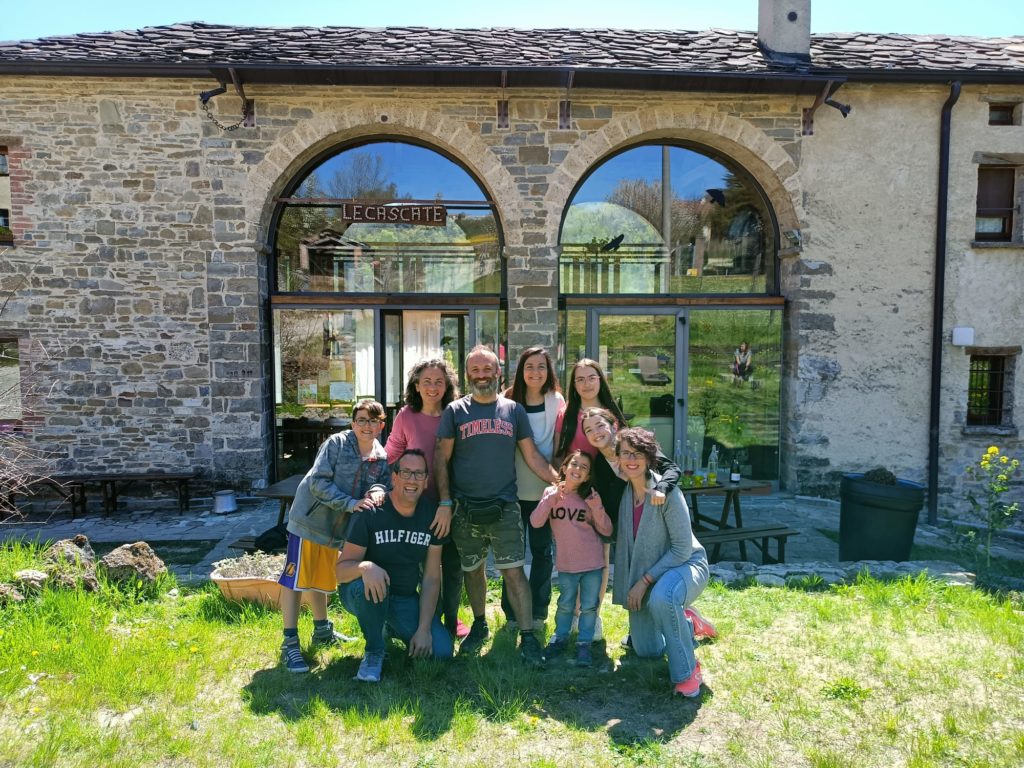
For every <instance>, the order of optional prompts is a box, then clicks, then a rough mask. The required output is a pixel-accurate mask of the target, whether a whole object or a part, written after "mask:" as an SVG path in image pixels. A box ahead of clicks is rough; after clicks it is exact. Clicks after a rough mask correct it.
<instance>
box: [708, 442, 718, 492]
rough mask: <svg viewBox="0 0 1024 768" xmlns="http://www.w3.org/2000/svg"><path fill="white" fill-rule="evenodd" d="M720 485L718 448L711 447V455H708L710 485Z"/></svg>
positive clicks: (715, 446)
mask: <svg viewBox="0 0 1024 768" xmlns="http://www.w3.org/2000/svg"><path fill="white" fill-rule="evenodd" d="M717 483H718V446H717V445H713V446H711V453H710V454H709V455H708V485H716V484H717Z"/></svg>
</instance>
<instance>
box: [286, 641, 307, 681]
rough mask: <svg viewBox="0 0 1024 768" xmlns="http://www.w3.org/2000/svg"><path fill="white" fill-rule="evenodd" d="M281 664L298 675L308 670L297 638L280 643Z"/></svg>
mask: <svg viewBox="0 0 1024 768" xmlns="http://www.w3.org/2000/svg"><path fill="white" fill-rule="evenodd" d="M281 664H282V665H283V666H284V668H285V669H287V670H288V671H289V672H295V673H296V674H300V675H301V674H305V673H306V672H309V664H307V663H306V660H305V659H304V658H302V651H300V650H299V641H298V640H286V641H285V642H284V643H283V644H282V645H281Z"/></svg>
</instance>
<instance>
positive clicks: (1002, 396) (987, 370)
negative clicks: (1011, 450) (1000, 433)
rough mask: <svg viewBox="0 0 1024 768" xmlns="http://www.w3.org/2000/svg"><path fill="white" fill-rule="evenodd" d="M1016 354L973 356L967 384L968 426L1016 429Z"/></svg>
mask: <svg viewBox="0 0 1024 768" xmlns="http://www.w3.org/2000/svg"><path fill="white" fill-rule="evenodd" d="M1014 359H1015V358H1014V356H1013V355H985V354H972V355H971V365H970V375H969V378H968V383H967V424H968V426H987V427H1010V426H1013V419H1012V415H1013V407H1012V406H1013V404H1012V392H1013V390H1012V387H1011V384H1012V378H1013V362H1014Z"/></svg>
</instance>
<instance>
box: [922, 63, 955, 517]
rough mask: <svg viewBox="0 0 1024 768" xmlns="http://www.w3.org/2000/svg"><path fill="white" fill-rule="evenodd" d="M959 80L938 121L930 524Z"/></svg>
mask: <svg viewBox="0 0 1024 768" xmlns="http://www.w3.org/2000/svg"><path fill="white" fill-rule="evenodd" d="M959 98H960V81H959V80H954V81H953V82H952V83H950V85H949V98H948V99H946V103H945V104H943V105H942V118H941V120H940V122H939V196H938V201H937V208H936V213H935V297H934V303H933V305H932V377H931V400H930V404H929V409H928V524H929V525H935V524H936V523H937V522H938V519H939V397H940V396H941V389H942V344H943V330H942V318H943V313H944V311H945V303H946V217H947V213H948V211H949V139H950V122H951V118H952V114H953V106H954V105H955V104H956V102H957V100H959Z"/></svg>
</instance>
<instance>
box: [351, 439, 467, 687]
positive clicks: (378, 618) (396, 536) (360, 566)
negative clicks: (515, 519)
mask: <svg viewBox="0 0 1024 768" xmlns="http://www.w3.org/2000/svg"><path fill="white" fill-rule="evenodd" d="M426 485H427V460H426V457H425V456H424V455H423V452H422V451H419V450H412V449H410V450H407V451H405V452H404V453H403V454H402V455H401V456H399V457H398V461H396V462H395V463H394V464H392V465H391V488H392V490H391V492H390V493H389V494H388V495H387V497H386V498H385V500H384V503H383V504H381V505H380V506H379V507H375V508H373V509H370V510H367V511H365V512H360V513H359V514H358V515H354V516H353V517H352V522H351V523H350V525H349V529H348V536H347V537H346V541H345V547H344V549H342V550H341V556H340V557H339V559H338V567H337V572H338V583H339V585H340V586H339V587H338V592H339V594H340V596H341V604H342V605H343V606H344V607H345V609H346V610H348V611H349V612H350V613H352V614H353V615H354V616H355V617H356V619H358V621H359V627H360V629H361V630H362V632H363V636H364V637H365V638H366V653H365V655H364V656H363V661H362V663H361V664H360V665H359V672H358V673H357V674H356V680H365V681H367V682H373V683H376V682H379V681H380V675H381V669H382V668H383V666H384V645H385V639H384V638H385V635H384V633H385V630H387V631H388V632H389V633H390V634H391V635H392V636H394V637H397V638H399V639H401V640H403V641H404V642H405V643H406V644H407V645H408V646H409V655H410V656H414V657H422V656H434V657H435V658H439V659H448V658H451V656H452V650H453V645H452V637H451V635H449V634H448V631H447V630H446V629H445V628H444V626H443V625H442V624H441V620H440V618H439V617H438V616H437V597H438V594H439V593H440V591H441V547H442V546H443V545H444V544H445V543H447V539H439V538H437V537H436V536H434V535H433V534H432V533H431V532H430V524H431V523H432V522H433V520H434V514H435V511H436V510H435V508H434V506H433V505H432V504H430V503H428V502H426V501H424V500H422V499H421V496H422V495H423V489H424V488H426ZM421 566H422V569H423V575H422V583H421V577H420V568H421ZM417 590H418V594H417Z"/></svg>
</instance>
